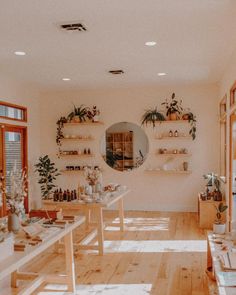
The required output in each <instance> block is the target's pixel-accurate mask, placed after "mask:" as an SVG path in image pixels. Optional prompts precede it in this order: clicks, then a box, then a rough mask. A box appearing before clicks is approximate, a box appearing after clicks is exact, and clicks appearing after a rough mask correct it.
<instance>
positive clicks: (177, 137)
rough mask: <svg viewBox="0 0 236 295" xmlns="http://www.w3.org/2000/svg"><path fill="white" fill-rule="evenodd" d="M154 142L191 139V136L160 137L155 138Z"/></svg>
mask: <svg viewBox="0 0 236 295" xmlns="http://www.w3.org/2000/svg"><path fill="white" fill-rule="evenodd" d="M155 139H156V140H164V139H192V137H191V136H189V135H186V136H162V137H155Z"/></svg>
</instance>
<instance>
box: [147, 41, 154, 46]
mask: <svg viewBox="0 0 236 295" xmlns="http://www.w3.org/2000/svg"><path fill="white" fill-rule="evenodd" d="M156 44H157V42H155V41H147V42H146V43H145V45H146V46H155V45H156Z"/></svg>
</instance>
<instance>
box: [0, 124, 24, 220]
mask: <svg viewBox="0 0 236 295" xmlns="http://www.w3.org/2000/svg"><path fill="white" fill-rule="evenodd" d="M14 166H16V167H17V169H26V171H27V127H25V126H15V125H8V124H1V128H0V177H2V178H3V187H4V189H5V192H4V193H3V194H2V206H1V207H0V216H5V215H6V214H7V204H6V195H7V194H9V192H10V190H11V181H10V172H11V171H12V169H13V167H14ZM24 206H25V210H26V212H28V196H27V197H26V198H25V201H24Z"/></svg>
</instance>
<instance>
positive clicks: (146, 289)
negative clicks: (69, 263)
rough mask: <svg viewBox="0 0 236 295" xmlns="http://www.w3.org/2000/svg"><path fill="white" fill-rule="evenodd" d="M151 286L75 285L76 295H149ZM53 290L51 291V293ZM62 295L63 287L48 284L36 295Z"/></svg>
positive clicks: (63, 292)
mask: <svg viewBox="0 0 236 295" xmlns="http://www.w3.org/2000/svg"><path fill="white" fill-rule="evenodd" d="M151 289H152V284H109V285H105V284H96V285H92V284H91V285H77V286H76V293H74V294H77V295H95V294H96V295H98V294H102V295H127V294H135V295H146V294H150V291H151ZM51 290H53V291H51ZM50 294H51V295H54V294H55V295H64V294H68V293H65V286H60V285H56V284H48V285H47V286H46V287H45V290H44V291H41V292H39V293H38V295H50Z"/></svg>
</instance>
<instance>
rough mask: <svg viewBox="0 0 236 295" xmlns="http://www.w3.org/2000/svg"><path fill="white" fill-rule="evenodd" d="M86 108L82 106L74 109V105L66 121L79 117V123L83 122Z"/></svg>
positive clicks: (85, 116)
mask: <svg viewBox="0 0 236 295" xmlns="http://www.w3.org/2000/svg"><path fill="white" fill-rule="evenodd" d="M87 112H88V108H87V107H84V106H83V105H81V106H79V107H76V106H75V105H74V111H72V112H71V113H70V114H69V115H68V116H67V120H68V121H69V122H70V121H71V120H72V119H73V118H74V117H75V116H77V117H79V120H80V122H81V123H82V122H85V121H86V118H87Z"/></svg>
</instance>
